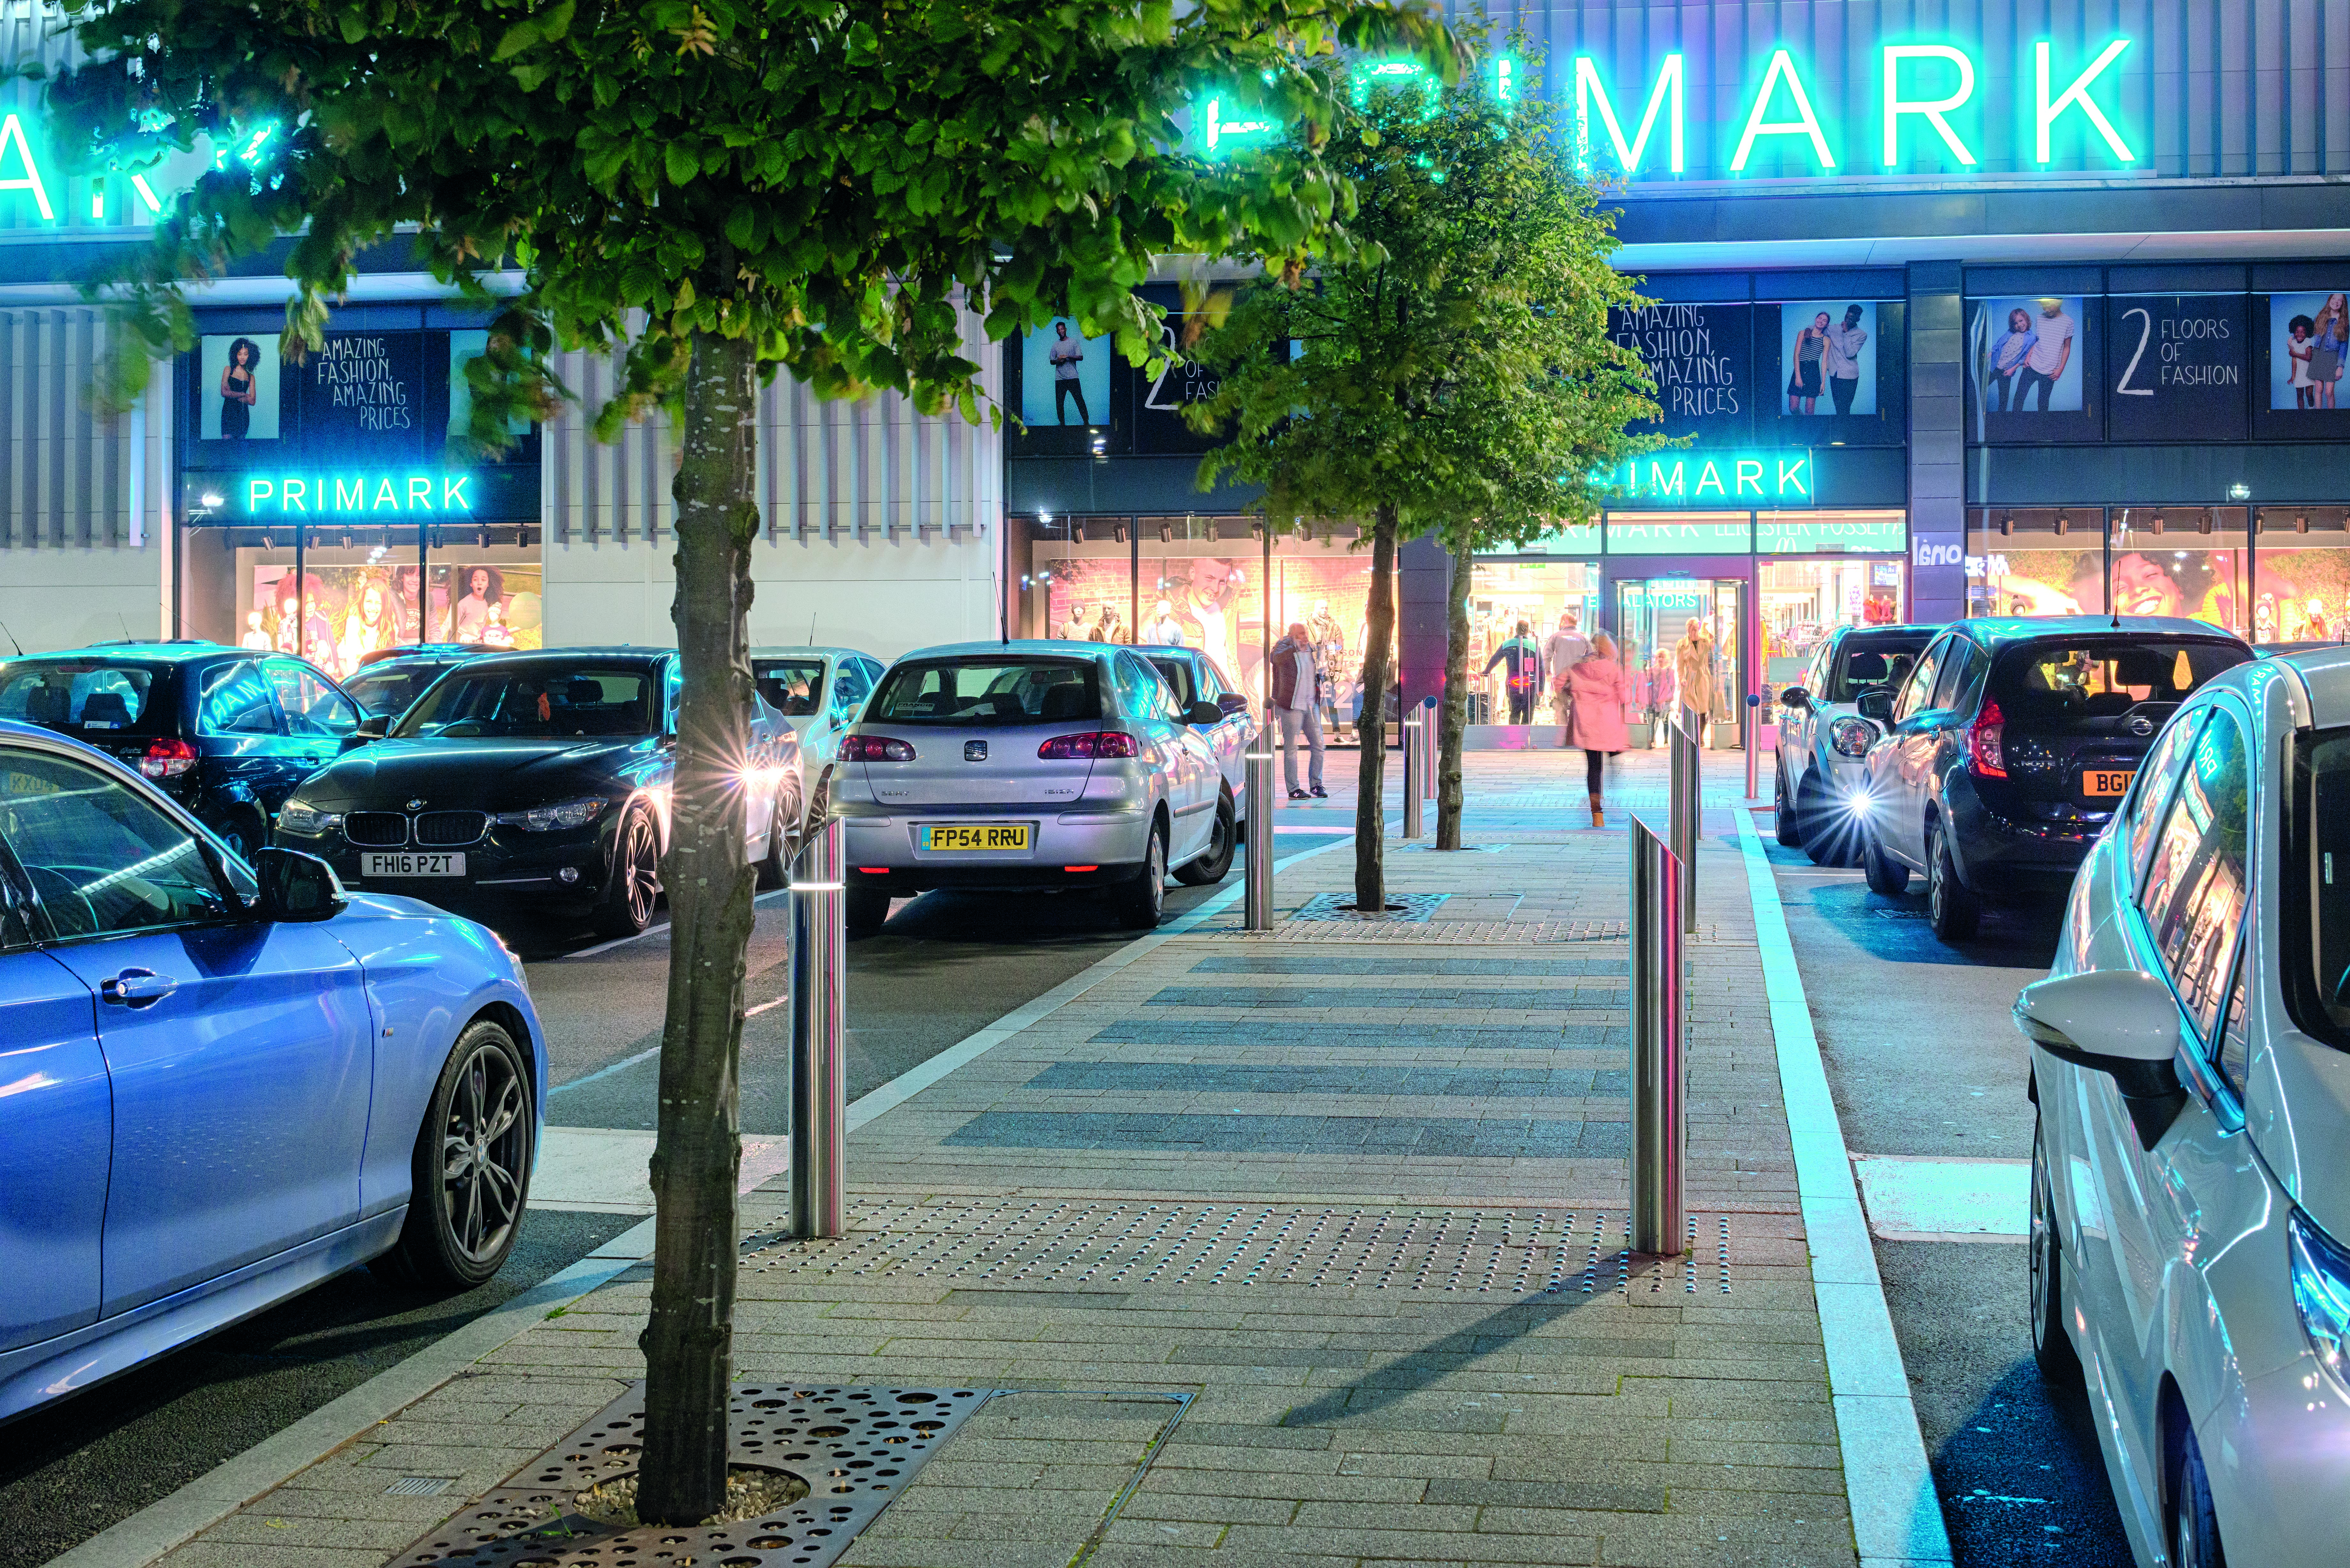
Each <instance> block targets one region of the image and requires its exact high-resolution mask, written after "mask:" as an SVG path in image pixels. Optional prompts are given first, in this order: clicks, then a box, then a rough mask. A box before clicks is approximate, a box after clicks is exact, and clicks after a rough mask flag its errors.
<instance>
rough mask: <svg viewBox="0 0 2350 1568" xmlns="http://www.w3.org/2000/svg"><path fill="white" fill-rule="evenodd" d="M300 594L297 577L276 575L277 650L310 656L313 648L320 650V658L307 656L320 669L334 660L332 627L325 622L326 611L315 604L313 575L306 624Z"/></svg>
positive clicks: (316, 595) (299, 655)
mask: <svg viewBox="0 0 2350 1568" xmlns="http://www.w3.org/2000/svg"><path fill="white" fill-rule="evenodd" d="M302 598H303V594H302V585H301V581H300V579H298V578H296V577H294V576H290V575H289V576H285V577H281V578H280V579H278V583H277V651H278V652H280V653H291V654H295V655H296V656H298V657H302V658H310V655H311V652H312V650H313V649H318V650H323V652H324V653H325V655H326V658H325V659H324V661H323V662H321V661H320V660H318V659H311V662H312V663H314V664H317V665H318V666H319V668H320V669H322V670H323V669H325V668H326V667H327V666H328V665H330V664H332V663H334V661H335V653H334V649H335V631H334V628H333V627H331V626H329V625H328V622H327V617H326V613H325V612H324V611H323V610H321V609H320V608H319V607H318V585H317V581H316V580H315V579H313V580H312V582H311V583H310V591H309V599H310V614H309V617H308V624H307V625H305V624H304V617H303V614H302Z"/></svg>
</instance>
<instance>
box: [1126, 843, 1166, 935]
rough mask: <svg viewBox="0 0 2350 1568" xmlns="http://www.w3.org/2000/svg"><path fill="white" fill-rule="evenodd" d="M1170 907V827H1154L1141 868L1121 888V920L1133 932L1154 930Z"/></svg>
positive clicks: (1144, 852)
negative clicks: (1168, 874)
mask: <svg viewBox="0 0 2350 1568" xmlns="http://www.w3.org/2000/svg"><path fill="white" fill-rule="evenodd" d="M1166 910H1167V830H1166V829H1165V828H1164V827H1161V826H1155V825H1154V826H1152V828H1151V829H1150V846H1149V848H1148V849H1146V850H1145V851H1143V857H1142V868H1141V869H1140V870H1139V871H1137V872H1136V873H1135V874H1134V875H1133V876H1132V877H1128V878H1127V880H1126V882H1125V883H1124V884H1123V885H1122V886H1120V887H1119V888H1118V924H1119V925H1121V926H1124V927H1125V928H1126V929H1128V930H1130V931H1148V930H1155V929H1158V926H1159V917H1160V916H1161V915H1163V914H1164V913H1166Z"/></svg>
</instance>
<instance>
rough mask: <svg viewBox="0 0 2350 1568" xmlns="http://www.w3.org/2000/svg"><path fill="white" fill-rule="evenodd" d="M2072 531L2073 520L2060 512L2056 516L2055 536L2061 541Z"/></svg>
mask: <svg viewBox="0 0 2350 1568" xmlns="http://www.w3.org/2000/svg"><path fill="white" fill-rule="evenodd" d="M2072 531H2073V520H2072V519H2071V518H2070V517H2067V516H2065V515H2064V514H2063V513H2062V512H2059V513H2058V514H2056V536H2057V537H2058V538H2059V539H2061V538H2063V537H2064V535H2067V534H2070V533H2071V532H2072Z"/></svg>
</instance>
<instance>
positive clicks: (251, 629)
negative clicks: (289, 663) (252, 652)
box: [237, 610, 269, 652]
mask: <svg viewBox="0 0 2350 1568" xmlns="http://www.w3.org/2000/svg"><path fill="white" fill-rule="evenodd" d="M237 646H238V647H240V648H257V649H261V650H262V651H263V652H267V651H268V650H269V633H268V632H266V631H265V630H263V629H262V626H261V612H260V611H259V610H247V611H245V612H244V636H243V637H241V638H239V639H237Z"/></svg>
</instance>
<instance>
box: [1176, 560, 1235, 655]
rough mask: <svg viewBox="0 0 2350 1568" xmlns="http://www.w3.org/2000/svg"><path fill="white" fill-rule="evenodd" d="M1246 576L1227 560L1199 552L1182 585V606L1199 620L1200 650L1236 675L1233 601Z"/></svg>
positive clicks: (1192, 616) (1193, 617)
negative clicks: (1188, 577) (1188, 575)
mask: <svg viewBox="0 0 2350 1568" xmlns="http://www.w3.org/2000/svg"><path fill="white" fill-rule="evenodd" d="M1245 580H1246V579H1245V577H1244V576H1243V574H1242V573H1241V571H1240V569H1239V568H1238V567H1236V566H1233V565H1232V563H1231V562H1230V561H1225V560H1220V559H1218V558H1217V557H1215V556H1194V557H1193V558H1192V561H1191V580H1190V581H1189V582H1187V583H1186V584H1185V585H1184V587H1183V608H1184V609H1185V610H1186V611H1187V612H1189V614H1190V615H1191V618H1192V620H1194V621H1196V622H1197V623H1198V624H1199V628H1200V649H1201V652H1203V653H1205V654H1206V655H1207V656H1208V657H1209V658H1211V659H1214V660H1215V661H1216V663H1217V664H1218V665H1219V666H1221V667H1222V668H1223V669H1225V670H1232V671H1233V672H1234V673H1235V675H1236V676H1237V675H1238V674H1239V673H1240V669H1241V658H1240V645H1239V643H1238V641H1237V640H1236V638H1235V633H1236V632H1237V630H1238V628H1237V627H1236V626H1235V625H1234V622H1235V621H1236V620H1237V619H1238V617H1237V614H1236V613H1235V609H1234V602H1233V601H1235V600H1236V599H1238V598H1239V597H1240V593H1241V586H1242V584H1243V582H1244V581H1245Z"/></svg>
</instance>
